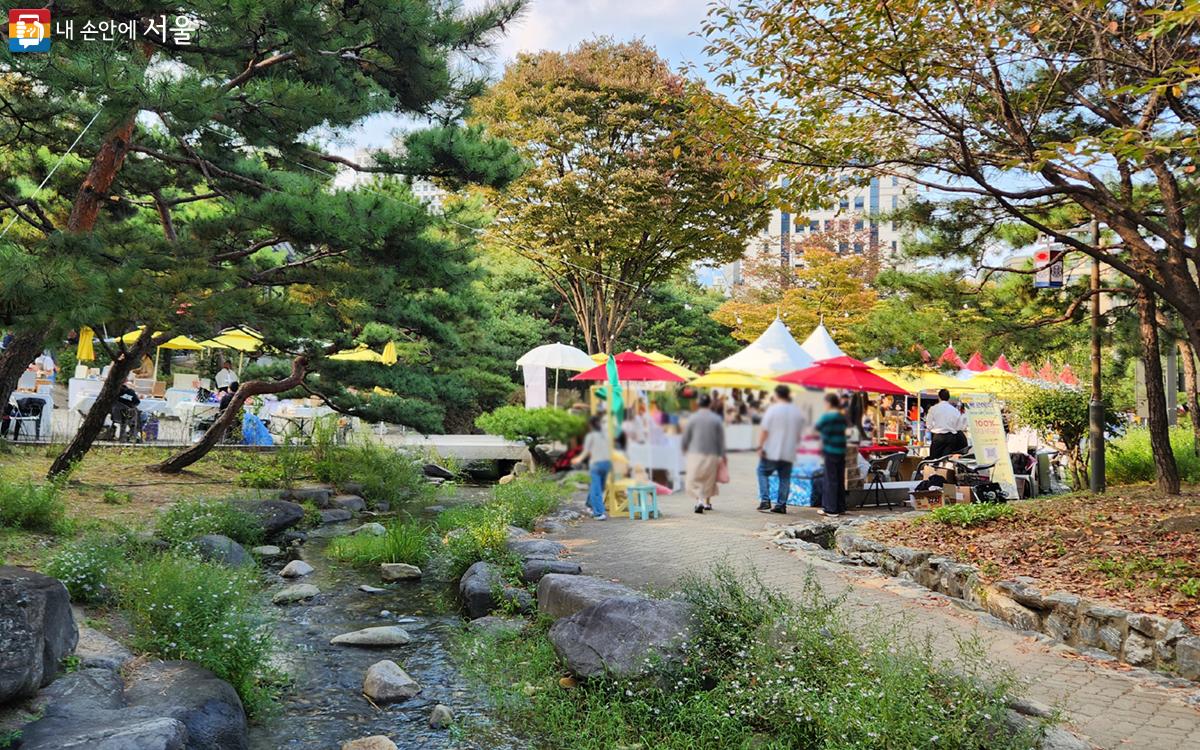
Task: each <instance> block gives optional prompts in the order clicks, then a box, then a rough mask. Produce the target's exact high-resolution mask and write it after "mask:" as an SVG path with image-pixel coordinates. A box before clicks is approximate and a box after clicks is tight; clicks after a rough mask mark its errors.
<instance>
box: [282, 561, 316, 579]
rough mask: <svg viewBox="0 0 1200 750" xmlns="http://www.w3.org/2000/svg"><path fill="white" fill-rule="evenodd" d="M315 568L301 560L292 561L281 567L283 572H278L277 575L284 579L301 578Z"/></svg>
mask: <svg viewBox="0 0 1200 750" xmlns="http://www.w3.org/2000/svg"><path fill="white" fill-rule="evenodd" d="M314 570H315V568H314V567H313V566H311V565H309V564H308V563H306V562H304V561H303V560H292V561H291V562H290V563H288V564H287V565H284V566H283V570H281V571H279V575H281V576H283V577H284V578H303V577H304V576H306V575H308V574H309V573H311V572H313V571H314Z"/></svg>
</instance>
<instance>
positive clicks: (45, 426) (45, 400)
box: [8, 391, 54, 440]
mask: <svg viewBox="0 0 1200 750" xmlns="http://www.w3.org/2000/svg"><path fill="white" fill-rule="evenodd" d="M26 398H36V399H38V400H39V401H41V402H42V420H41V422H42V424H41V428H42V432H41V434H42V437H44V438H49V437H50V425H51V421H52V416H53V412H54V399H53V398H51V396H50V394H48V393H30V392H28V391H13V392H12V395H11V396H9V398H8V401H9V403H11V404H12V405H13V406H16V404H17V401H18V400H21V399H26ZM21 432H22V433H23V434H24V436H25V439H27V440H32V439H33V428H32V427H31V426H30V425H27V424H23V425H21ZM11 434H12V430H9V435H11Z"/></svg>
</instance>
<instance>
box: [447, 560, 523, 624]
mask: <svg viewBox="0 0 1200 750" xmlns="http://www.w3.org/2000/svg"><path fill="white" fill-rule="evenodd" d="M458 593H459V595H460V596H461V597H462V599H463V604H464V605H465V607H466V610H467V616H468V617H469V618H471V619H475V618H477V617H483V616H484V615H486V614H488V613H489V612H491V611H492V610H493V609H497V608H499V607H500V605H502V604H508V605H510V606H512V607H513V608H515V609H517V610H518V611H520V612H527V611H530V610H532V609H533V598H532V597H531V596H530V595H529V592H528V591H524V590H522V589H518V588H514V587H512V586H507V585H505V583H504V580H503V578H502V577H501V575H500V571H499V570H497V569H496V566H494V565H492V564H491V563H487V562H482V561H481V562H477V563H475V564H474V565H472V566H471V567H469V568H467V572H466V573H463V576H462V579H461V580H459V582H458Z"/></svg>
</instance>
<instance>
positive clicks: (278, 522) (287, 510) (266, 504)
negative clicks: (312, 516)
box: [234, 500, 304, 539]
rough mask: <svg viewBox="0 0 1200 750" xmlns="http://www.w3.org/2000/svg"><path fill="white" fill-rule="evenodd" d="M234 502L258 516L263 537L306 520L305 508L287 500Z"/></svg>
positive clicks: (269, 537)
mask: <svg viewBox="0 0 1200 750" xmlns="http://www.w3.org/2000/svg"><path fill="white" fill-rule="evenodd" d="M234 504H235V505H237V506H238V507H239V508H241V509H242V510H245V511H248V512H250V513H253V514H254V516H255V517H256V518H258V523H259V526H261V527H262V531H263V537H265V538H267V539H271V538H273V537H275V536H276V535H278V534H280V533H282V532H284V531H287V530H288V529H290V528H292V527H293V526H295V525H296V524H298V523H300V521H302V520H304V508H302V507H300V506H299V505H297V504H296V503H291V502H288V501H286V500H235V501H234Z"/></svg>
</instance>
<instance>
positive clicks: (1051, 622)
mask: <svg viewBox="0 0 1200 750" xmlns="http://www.w3.org/2000/svg"><path fill="white" fill-rule="evenodd" d="M1042 632H1044V633H1046V634H1047V635H1049V636H1051V637H1052V638H1057V639H1058V640H1060V641H1062V642H1063V643H1068V642H1070V641H1071V639H1072V638H1073V637H1074V635H1075V617H1074V615H1071V614H1069V613H1065V612H1062V611H1060V610H1057V609H1056V610H1054V611H1052V612H1051V613H1050V614H1048V615H1046V619H1045V620H1044V621H1043V622H1042Z"/></svg>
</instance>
